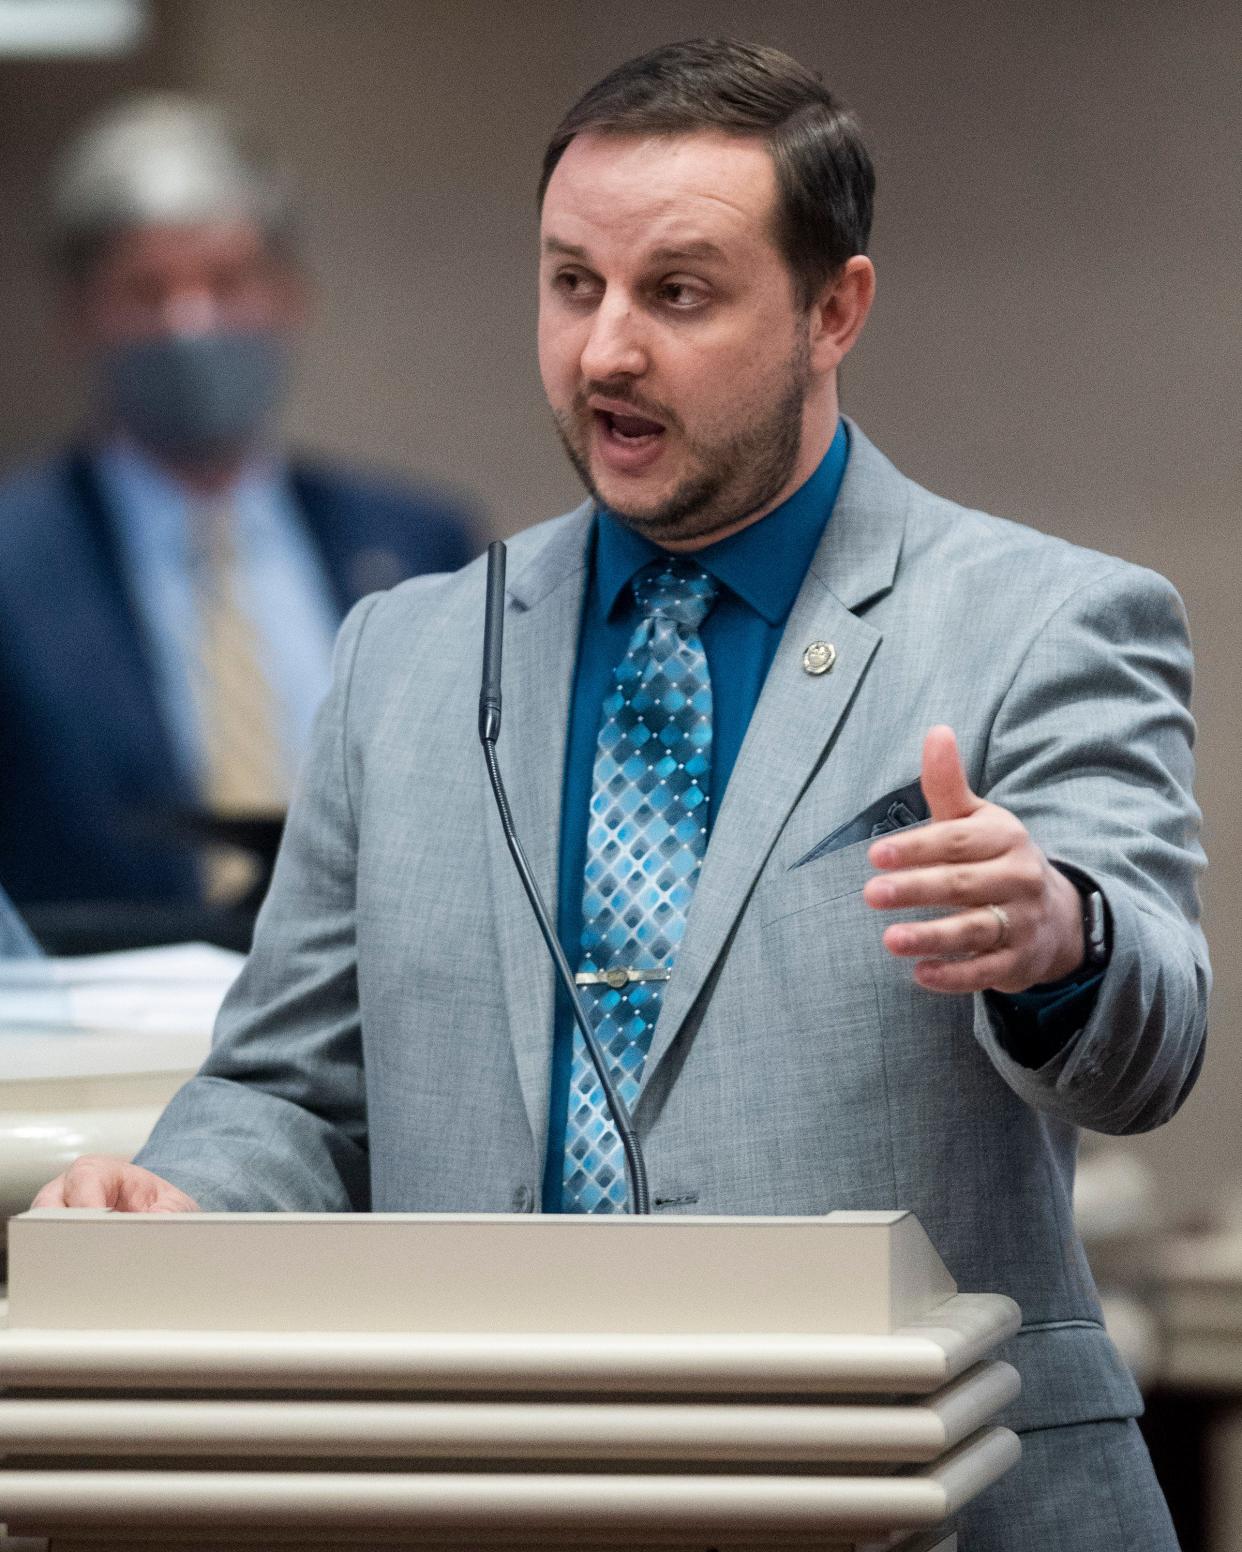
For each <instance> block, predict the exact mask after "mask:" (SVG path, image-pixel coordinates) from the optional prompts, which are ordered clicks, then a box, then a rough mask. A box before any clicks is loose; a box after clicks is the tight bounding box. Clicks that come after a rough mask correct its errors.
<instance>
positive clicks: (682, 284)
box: [658, 280, 707, 311]
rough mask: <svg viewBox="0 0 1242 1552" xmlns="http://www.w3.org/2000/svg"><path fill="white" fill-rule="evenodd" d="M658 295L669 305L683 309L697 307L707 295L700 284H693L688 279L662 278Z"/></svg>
mask: <svg viewBox="0 0 1242 1552" xmlns="http://www.w3.org/2000/svg"><path fill="white" fill-rule="evenodd" d="M658 292H659V297H660V300H661V301H662V302H666V303H667V304H668V305H669V306H670V307H674V308H677V309H678V310H680V311H685V310H686V309H688V308H691V307H699V306H701V305H702V304H703V303H704V302H705V301H706V300H707V295H706V293H705V292H704V290H703V288H702V286H697V285H693V284H692V283H691V282H690V281H688V280H664V281H661V282H660V285H659V288H658Z"/></svg>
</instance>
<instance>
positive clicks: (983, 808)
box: [867, 803, 1026, 868]
mask: <svg viewBox="0 0 1242 1552" xmlns="http://www.w3.org/2000/svg"><path fill="white" fill-rule="evenodd" d="M1025 839H1026V831H1025V829H1024V828H1023V826H1022V822H1021V820H1019V819H1016V818H1015V817H1014V816H1013V815H1012V814H1011V813H1010V812H1009V810H1008V809H1005V808H998V807H997V806H996V805H995V804H994V803H984V804H981V805H980V807H979V808H977V809H976V810H975V812H974V813H973V814H972V815H971V816H970V818H969V819H943V820H940V821H939V822H937V823H933V824H923V825H911V826H910V827H909V828H908V829H905V830H896V831H894V832H893V833H892V834H890V835H882V836H881V837H880V838H879V840H877V841H874V842H873V843H872V846H871V850H870V851H869V852H868V853H867V856H868V860H869V861H870V863H871V865H872V866H873V867H876V868H924V867H928V866H929V865H931V864H933V863H952V862H986V861H987V860H988V859H989V858H991V857H999V856H1000V855H1001V853H1002V852H1005V851H1008V850H1010V849H1011V848H1013V847H1014V846H1016V845H1018V844H1019V843H1020V842H1022V841H1023V840H1025Z"/></svg>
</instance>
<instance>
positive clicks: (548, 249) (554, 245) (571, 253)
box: [543, 237, 587, 259]
mask: <svg viewBox="0 0 1242 1552" xmlns="http://www.w3.org/2000/svg"><path fill="white" fill-rule="evenodd" d="M543 251H544V252H545V253H561V254H564V255H565V257H566V258H567V259H585V258H586V257H587V251H586V249H585V248H582V247H579V245H578V244H577V243H567V242H562V241H561V239H560V238H559V237H545V238H544V240H543Z"/></svg>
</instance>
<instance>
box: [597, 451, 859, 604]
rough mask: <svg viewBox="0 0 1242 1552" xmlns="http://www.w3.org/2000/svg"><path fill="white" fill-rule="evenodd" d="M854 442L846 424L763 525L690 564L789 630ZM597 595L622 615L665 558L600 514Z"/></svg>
mask: <svg viewBox="0 0 1242 1552" xmlns="http://www.w3.org/2000/svg"><path fill="white" fill-rule="evenodd" d="M848 456H849V438H848V435H847V433H846V430H845V424H844V422H838V424H837V430H836V434H835V436H834V437H833V439H832V442H831V444H830V445H829V448H828V451H827V452H826V453H825V454H824V456H823V459H822V460H821V461H820V464H819V466H818V468H817V469H816V470H815V472H814V474H812V475H811V477H810V478H809V479H808V480H806V481H805V483H804V484H802V485H800V486H799V487H798V489H797V490H796V491H794V493H793V495H791V496H789V497H787V498H786V499H785V500H784V501H782V502H781V504H780V506H778V507H774V508H773V510H772V511H771V512H769V513H768V515H767V516H766V517H764V518H761V519H760V520H759V522H757V523H752V524H751V525H750V526H749V528H743V529H742V530H741V531H740V532H738V533H735V534H731V535H730V536H729V537H728V538H727V539H721V540H719V541H718V542H717V543H716V544H709V545H708V546H707V547H706V549H702V550H696V551H695V553H694V555H693V556H692V557H691V558H692V559H693V560H695V561H697V562H698V563H699V565H701V566H702V567H703V569H704V570H705V571H708V572H710V573H711V575H712V576H714V577H715V578H716V580H717V581H718V582H721V583H723V584H724V586H725V587H727V588H728V589H729V590H730V591H731V592H732V593H735V594H736V595H737V596H738V597H739V598H740V599H741V600H742V601H743V602H744V603H746V604H748V605H749V606H750V607H751V608H752V609H753V610H754V611H755V613H756V614H758V615H760V616H762V618H763V619H765V620H766V621H767V622H768V624H769V625H781V624H783V623H784V621H785V619H786V617H787V616H788V614H789V611H790V609H792V608H793V602H794V599H795V598H796V597H797V596H798V589H799V588H800V587H801V586H802V581H803V578H804V577H805V576H806V573H807V569H808V567H809V566H810V564H811V557H812V555H814V553H815V549H816V547H817V545H818V544H819V541H820V539H821V538H822V537H823V533H824V528H825V526H826V524H827V522H828V518H829V516H830V514H831V512H832V508H833V504H834V503H835V501H836V499H837V492H838V490H840V488H841V479H842V476H843V475H844V473H845V463H846V459H847V458H848ZM595 533H596V537H595V589H596V602H597V604H598V606H599V610H600V614H601V615H602V616H603V617H604V618H605V619H606V618H608V617H609V616H610V615H612V614H613V613H614V611H616V610H617V609H618V605H619V602H620V600H621V598H622V595H623V594H625V593H626V591H627V589H628V588H629V585H630V582H631V580H632V579H633V577H634V576H635V575H636V574H637V573H638V572H639V571H641V570H642V568H643V567H644V566H646V565H648V564H649V563H650V562H651V561H653V560H658V559H660V558H661V557H662V556H663V555H664V554H665V553H666V552H665V551H664V550H662V549H660V547H659V546H658V545H656V544H653V543H652V542H651V540H650V539H644V538H643V537H642V535H641V534H637V533H635V532H634V530H633V529H632V528H627V527H626V525H625V524H624V523H623V522H622V521H621V520H620V519H619V518H617V517H614V516H613V514H612V513H611V512H609V511H608V510H607V509H606V508H603V507H601V508H600V509H599V512H598V513H597V516H596V526H595Z"/></svg>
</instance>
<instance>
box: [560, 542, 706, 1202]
mask: <svg viewBox="0 0 1242 1552" xmlns="http://www.w3.org/2000/svg"><path fill="white" fill-rule="evenodd" d="M633 589H634V596H635V598H636V600H637V602H638V608H639V611H640V613H641V615H642V619H641V621H640V623H639V625H638V627H637V629H636V630H635V632H634V634H633V636H632V637H631V639H630V643H629V646H628V647H627V649H626V653H625V656H624V657H623V658H622V659H621V661H620V663H618V665H617V668H616V671H615V673H614V675H613V683H612V686H611V688H610V690H609V691H608V694H607V695H606V696H605V698H604V703H603V708H602V713H601V718H600V730H599V739H598V742H597V745H596V753H595V772H594V781H593V785H592V790H591V809H590V816H589V820H588V827H587V848H586V872H585V877H584V881H583V895H582V923H583V925H582V939H581V945H580V946H581V956H580V959H579V969H580V970H588V971H591V970H593V971H601V970H609V969H615V968H617V967H623V968H626V969H649V970H654V969H666V968H668V967H669V966H671V965H672V963H673V960H674V958H675V957H676V954H677V947H678V944H679V943H680V942H681V939H682V934H683V933H684V932H685V928H686V918H687V915H688V912H689V909H690V901H691V899H692V897H693V895H694V886H695V884H696V883H697V881H698V876H699V867H700V864H701V863H702V860H703V853H704V851H705V850H706V846H707V814H708V805H709V803H710V800H711V747H712V688H711V680H710V678H709V676H708V671H707V658H706V656H705V654H704V652H703V643H702V641H701V640H700V639H699V626H700V625H701V624H702V623H703V620H704V618H705V616H706V614H707V611H708V610H709V609H710V608H711V606H712V603H713V602H714V600H715V597H716V583H715V582H714V581H713V579H712V578H711V577H709V576H708V575H707V573H706V572H705V571H703V570H702V568H701V567H699V566H697V565H695V564H694V562H692V561H689V560H685V559H682V558H681V557H678V556H669V557H667V558H666V559H664V560H659V561H653V562H652V563H651V565H649V566H646V567H644V568H643V570H642V571H640V572H639V573H638V575H637V576H636V577H635V578H634V581H633ZM663 990H664V987H663V983H662V982H660V981H638V982H631V983H630V984H629V985H628V986H625V987H622V988H621V989H620V990H618V989H616V988H614V987H610V986H598V985H591V986H584V987H583V988H582V991H583V995H584V998H585V1001H586V1005H587V1009H588V1012H590V1014H591V1016H592V1019H593V1021H594V1027H595V1032H596V1035H597V1036H598V1038H599V1042H600V1045H601V1046H602V1047H603V1050H604V1054H605V1056H606V1057H607V1059H608V1063H609V1068H610V1071H611V1075H612V1078H613V1081H614V1083H616V1085H617V1088H618V1090H619V1092H620V1094H621V1098H622V1100H623V1101H624V1103H625V1104H626V1106H627V1107H628V1106H632V1105H633V1103H634V1101H635V1099H636V1098H637V1096H638V1088H639V1084H640V1082H641V1080H642V1074H643V1064H644V1063H645V1061H646V1058H647V1052H648V1050H649V1048H650V1046H651V1034H652V1031H653V1030H654V1028H655V1024H656V1019H657V1018H658V1017H659V1012H660V1003H661V1000H662V996H663ZM627 1195H628V1191H627V1185H626V1179H625V1157H624V1153H623V1150H622V1147H621V1140H620V1138H619V1137H618V1136H617V1133H616V1131H615V1129H614V1127H613V1125H612V1122H611V1119H610V1118H609V1115H608V1110H607V1107H606V1105H605V1103H604V1094H603V1090H602V1089H601V1088H600V1086H599V1083H598V1082H597V1081H596V1077H595V1072H594V1069H593V1067H592V1066H591V1061H590V1057H589V1056H588V1055H587V1052H586V1047H585V1045H584V1043H583V1040H582V1035H581V1033H580V1032H579V1031H578V1030H576V1029H575V1031H574V1050H573V1062H572V1068H571V1073H570V1085H569V1115H568V1124H567V1127H566V1133H565V1173H564V1180H563V1190H562V1198H561V1205H562V1208H563V1210H564V1211H565V1212H624V1211H625V1209H626V1204H627Z"/></svg>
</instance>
